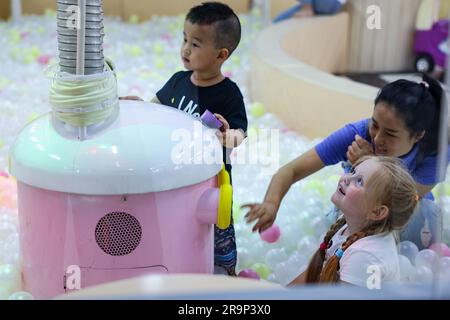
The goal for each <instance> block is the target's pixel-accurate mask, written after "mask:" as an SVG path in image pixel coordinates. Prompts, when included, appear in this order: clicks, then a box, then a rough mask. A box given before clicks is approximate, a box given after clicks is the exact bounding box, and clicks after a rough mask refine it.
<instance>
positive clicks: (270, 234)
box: [260, 223, 281, 243]
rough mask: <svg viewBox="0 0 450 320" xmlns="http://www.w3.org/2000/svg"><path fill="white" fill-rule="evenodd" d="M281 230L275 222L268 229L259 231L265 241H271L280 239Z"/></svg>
mask: <svg viewBox="0 0 450 320" xmlns="http://www.w3.org/2000/svg"><path fill="white" fill-rule="evenodd" d="M280 235H281V230H280V227H278V226H277V225H276V224H275V223H274V224H273V225H272V226H271V227H269V228H268V229H266V230H264V231H263V232H261V234H260V236H261V239H263V240H264V241H266V242H269V243H273V242H276V241H277V240H278V239H280Z"/></svg>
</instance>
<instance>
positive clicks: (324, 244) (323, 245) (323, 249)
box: [320, 242, 328, 251]
mask: <svg viewBox="0 0 450 320" xmlns="http://www.w3.org/2000/svg"><path fill="white" fill-rule="evenodd" d="M327 249H328V244H326V243H325V242H322V243H321V244H320V250H322V251H325V250H327Z"/></svg>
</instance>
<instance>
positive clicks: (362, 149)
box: [347, 135, 374, 164]
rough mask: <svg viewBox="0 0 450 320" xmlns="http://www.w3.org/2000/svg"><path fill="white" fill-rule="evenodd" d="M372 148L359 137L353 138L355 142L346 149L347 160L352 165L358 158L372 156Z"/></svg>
mask: <svg viewBox="0 0 450 320" xmlns="http://www.w3.org/2000/svg"><path fill="white" fill-rule="evenodd" d="M373 154H374V153H373V148H372V145H371V144H370V142H369V141H367V140H365V139H363V138H361V137H360V136H359V135H356V136H355V141H353V143H352V144H351V145H350V146H349V147H348V149H347V159H348V161H349V162H350V163H351V164H354V163H355V162H356V161H357V160H358V159H359V158H361V157H363V156H369V155H373Z"/></svg>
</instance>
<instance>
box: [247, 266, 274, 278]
mask: <svg viewBox="0 0 450 320" xmlns="http://www.w3.org/2000/svg"><path fill="white" fill-rule="evenodd" d="M251 268H252V269H253V270H255V271H256V273H257V274H259V276H260V277H261V279H267V277H268V276H269V275H270V274H271V273H272V270H271V269H270V268H269V266H268V265H267V264H265V263H255V264H254V265H253V266H252V267H251Z"/></svg>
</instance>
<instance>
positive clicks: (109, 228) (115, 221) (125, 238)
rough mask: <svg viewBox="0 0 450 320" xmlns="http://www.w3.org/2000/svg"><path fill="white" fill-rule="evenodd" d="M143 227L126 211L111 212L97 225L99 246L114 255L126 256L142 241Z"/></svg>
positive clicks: (96, 232)
mask: <svg viewBox="0 0 450 320" xmlns="http://www.w3.org/2000/svg"><path fill="white" fill-rule="evenodd" d="M141 236H142V228H141V225H140V224H139V221H138V220H137V219H136V218H135V217H133V216H132V215H131V214H128V213H126V212H111V213H108V214H107V215H105V216H104V217H103V218H101V219H100V221H99V222H98V223H97V226H96V227H95V240H96V241H97V244H98V246H99V247H100V248H101V249H102V250H103V251H104V252H106V253H107V254H109V255H112V256H124V255H127V254H129V253H131V252H133V250H134V249H136V248H137V246H138V245H139V242H140V241H141Z"/></svg>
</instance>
